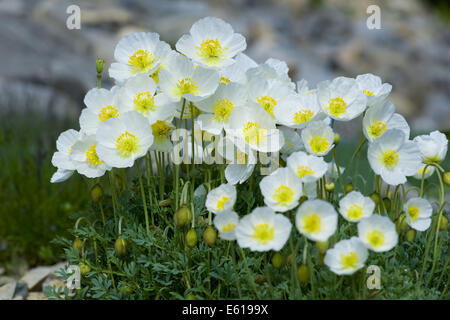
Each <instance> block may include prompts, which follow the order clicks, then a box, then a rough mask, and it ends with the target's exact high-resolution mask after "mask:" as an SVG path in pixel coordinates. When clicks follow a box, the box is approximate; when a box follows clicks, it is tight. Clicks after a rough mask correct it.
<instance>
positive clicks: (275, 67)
mask: <svg viewBox="0 0 450 320" xmlns="http://www.w3.org/2000/svg"><path fill="white" fill-rule="evenodd" d="M288 72H289V68H288V66H287V64H286V62H284V61H281V60H278V59H273V58H269V59H267V60H266V62H264V63H263V64H260V65H258V66H256V67H254V68H250V69H248V70H247V79H248V80H249V82H250V81H251V80H252V79H264V80H276V81H277V82H281V83H283V84H284V85H285V86H287V87H288V88H289V89H290V90H294V89H295V84H294V83H293V82H292V81H291V78H290V77H289V75H288Z"/></svg>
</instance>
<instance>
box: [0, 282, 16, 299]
mask: <svg viewBox="0 0 450 320" xmlns="http://www.w3.org/2000/svg"><path fill="white" fill-rule="evenodd" d="M16 284H17V282H15V281H14V282H10V283H8V284H5V285H4V286H2V287H0V300H11V299H12V298H13V297H14V291H15V290H16Z"/></svg>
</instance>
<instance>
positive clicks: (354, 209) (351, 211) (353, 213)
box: [347, 204, 364, 220]
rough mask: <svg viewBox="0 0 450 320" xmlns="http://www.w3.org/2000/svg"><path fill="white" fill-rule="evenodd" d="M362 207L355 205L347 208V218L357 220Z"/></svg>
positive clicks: (361, 213) (361, 212)
mask: <svg viewBox="0 0 450 320" xmlns="http://www.w3.org/2000/svg"><path fill="white" fill-rule="evenodd" d="M363 212H364V211H363V207H362V206H360V205H357V204H354V205H352V206H350V208H348V211H347V216H348V218H349V219H353V220H358V219H359V218H361V217H362V215H363Z"/></svg>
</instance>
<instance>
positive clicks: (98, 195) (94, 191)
mask: <svg viewBox="0 0 450 320" xmlns="http://www.w3.org/2000/svg"><path fill="white" fill-rule="evenodd" d="M102 197H103V188H102V186H101V185H99V184H98V183H97V184H96V185H95V186H93V187H92V188H91V200H92V202H94V203H98V202H99V201H100V200H101V199H102Z"/></svg>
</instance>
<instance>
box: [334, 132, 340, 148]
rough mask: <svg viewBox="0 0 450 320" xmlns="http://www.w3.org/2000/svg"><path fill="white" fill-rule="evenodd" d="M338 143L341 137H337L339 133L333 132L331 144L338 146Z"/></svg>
mask: <svg viewBox="0 0 450 320" xmlns="http://www.w3.org/2000/svg"><path fill="white" fill-rule="evenodd" d="M339 142H341V136H340V135H339V133H337V132H335V133H334V141H333V143H334V145H335V146H337V145H338V144H339Z"/></svg>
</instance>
